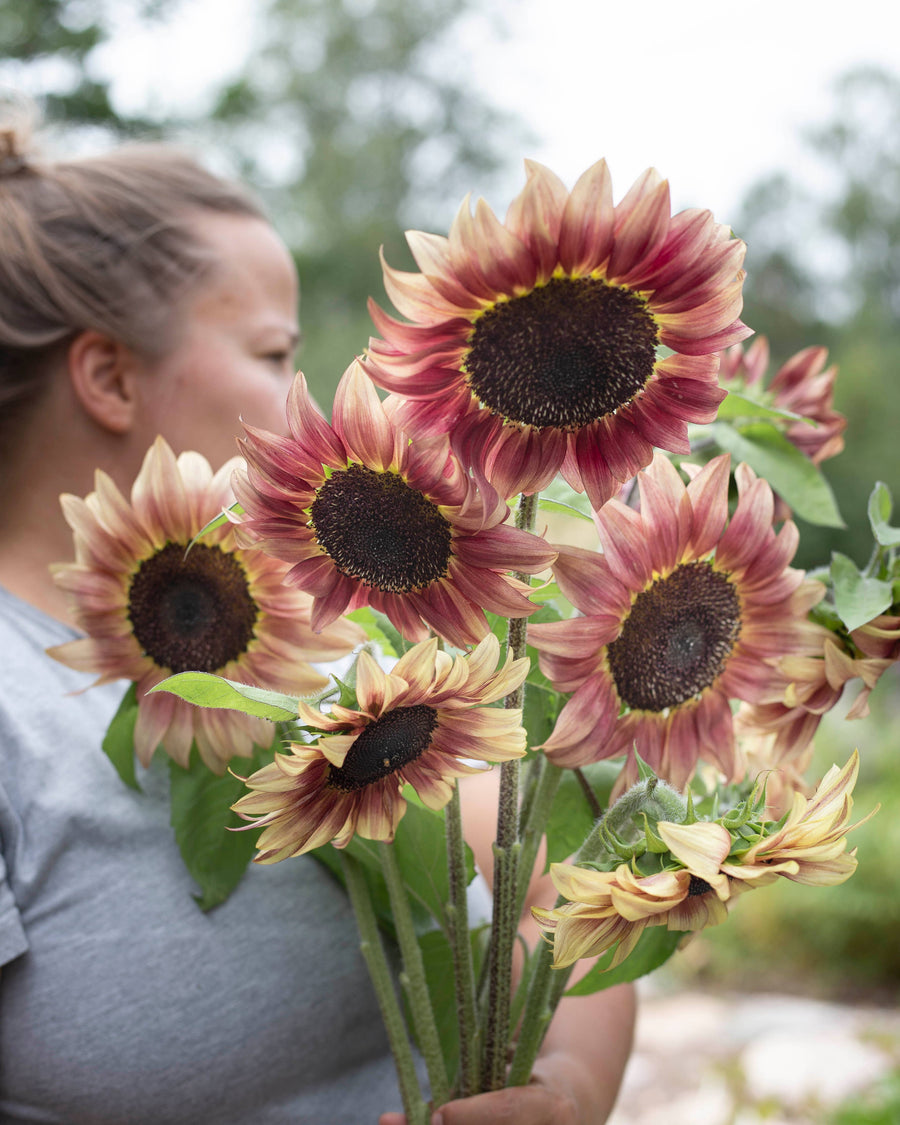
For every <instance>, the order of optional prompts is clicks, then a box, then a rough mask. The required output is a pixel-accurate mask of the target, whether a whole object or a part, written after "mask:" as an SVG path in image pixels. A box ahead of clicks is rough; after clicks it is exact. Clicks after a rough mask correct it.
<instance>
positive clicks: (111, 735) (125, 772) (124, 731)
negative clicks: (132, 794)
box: [102, 684, 141, 792]
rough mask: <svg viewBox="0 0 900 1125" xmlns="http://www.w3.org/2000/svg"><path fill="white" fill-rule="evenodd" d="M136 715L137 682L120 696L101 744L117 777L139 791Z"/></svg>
mask: <svg viewBox="0 0 900 1125" xmlns="http://www.w3.org/2000/svg"><path fill="white" fill-rule="evenodd" d="M137 716H138V701H137V684H132V685H131V686H130V687H129V688H128V691H126V692H125V694H124V695H123V696H122V702H121V703H120V704H119V708H118V710H117V711H116V713H115V715H113V717H112V722H110V724H109V727H108V728H107V731H106V734H105V735H104V736H103V743H102V746H103V750H104V752H105V753H106V756H107V757H108V758H109V760H110V761H111V762H112V764H113V765H114V766H115V767H116V772H117V773H118V775H119V777H121V779H122V780H123V781H124V782H125V784H126V785H127V786H129V787H130V788H131V789H137V790H138V792H140V789H141V787H140V785H138V783H137V777H136V776H135V772H134V724H135V723H136V722H137Z"/></svg>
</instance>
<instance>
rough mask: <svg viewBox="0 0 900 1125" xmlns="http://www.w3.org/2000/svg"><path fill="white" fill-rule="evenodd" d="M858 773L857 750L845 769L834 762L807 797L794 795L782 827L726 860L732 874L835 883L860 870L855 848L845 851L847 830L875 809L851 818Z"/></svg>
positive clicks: (755, 879) (746, 877) (752, 878)
mask: <svg viewBox="0 0 900 1125" xmlns="http://www.w3.org/2000/svg"><path fill="white" fill-rule="evenodd" d="M858 776H859V754H858V753H857V751H855V750H854V751H853V755H852V757H851V758H850V760H849V761H848V762H847V764H846V765H845V766H844V767H843V768H842V769H841V768H839V767H838V766H832V767H831V769H830V770H829V771H828V773H826V774H825V776H824V777H823V778H822V781H821V782H820V783H819V785H818V787H817V789H816V791H815V793H814V794H813V795H812V797H810V798H809V799H807V798H805V797H803V795H802V794H800V793H797V794H795V795H794V799H793V803H792V806H791V810H790V812H789V813H788V815H787V817H786V818H785V820H784V823H783V824H782V825H781V827H780V828H777V827H776V828H775V829H774V831H772V832H771V833H769V834H766V835H764V836H763V837H762V838H761V839H759V840H757V841H756V842H755V843H754V844H753V845H752V846H751V847H750V848H748V849H747V850H746V851H744V852H742V853H741V854H740V855H738V856H737V857H735V862H734V863H725V864H723V865H722V870H723V871H724V872H725V873H726V874H727V875H730V876H739V877H740V878H742V879H744V880H748V881H751V882H756V883H757V885H758V881H759V880H765V879H766V878H767V876H768V875H769V874H772V873H774V874H777V875H781V876H783V877H784V878H785V879H790V880H791V881H792V882H795V883H807V884H809V885H811V886H833V885H834V884H836V883H843V882H844V881H845V880H846V879H849V878H850V876H851V875H852V874H853V872H854V871H855V870H856V865H857V860H856V849H855V848H854V850H853V851H852V852H847V850H846V849H847V833H848V832H849V831H850V830H851V829H852V828H856V827H858V826H859V825H860V824H863V823H865V821H866V820H868V819H869V817H872V816H874V815H875V813H876V812H877V809H873V810H872V812H870V813H869V814H868V816H866V817H865V818H864V820H861V821H858V822H857V823H856V824H850V812H851V810H852V808H853V797H852V796H851V794H852V792H853V787H854V786H855V785H856V779H857V777H858Z"/></svg>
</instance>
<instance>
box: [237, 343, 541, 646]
mask: <svg viewBox="0 0 900 1125" xmlns="http://www.w3.org/2000/svg"><path fill="white" fill-rule="evenodd" d="M287 413H288V424H289V426H290V436H289V437H276V435H274V434H270V433H266V432H265V431H262V430H256V429H254V428H252V427H250V426H245V429H246V431H247V436H246V438H245V439H244V440H243V441H242V446H243V451H244V455H245V457H246V460H247V468H246V471H241V472H238V473H236V474H235V481H234V486H235V491H236V493H237V496H238V499H239V500H240V502H241V504H242V505H243V508H244V512H245V516H244V517H243V524H244V526H245V527H246V528H247V529H248V530H249V532H250V533H251V535H252V536H253V537H254V538H255V539H256V540H257V541H258V543H259V545H260V546H261V547H262V549H263V550H265V551H267V552H269V553H270V554H272V555H274V556H275V557H276V558H280V559H283V560H284V561H285V562H288V563H290V564H291V568H290V570H289V571H288V575H287V580H288V581H289V582H292V583H295V584H296V585H297V586H299V587H300V588H301V589H304V590H307V591H308V592H309V593H310V594H312V595H313V597H314V599H315V607H314V609H313V615H312V622H313V626H314V627H315V628H321V627H322V626H324V625H327V624H328V623H329V622H331V621H333V620H334V619H335V618H336V617H337V616H338V615H339V614H341V613H343V612H344V610H346V609H351V610H353V609H357V608H359V607H361V606H365V605H370V606H373V607H374V608H375V609H378V610H380V611H381V612H383V613H385V614H387V616H388V617H389V618H390V620H391V621H392V622H393V623H394V625H395V626H396V627H397V629H399V631H400V632H401V633H402V634H403V636H405V637H408V638H409V639H410V640H414V641H420V640H423V639H424V638H425V637H426V636H427V634H428V626H430V627H431V628H432V629H433V630H434V631H435V632H436V633H438V634H439V635H440V636H442V637H444V638H445V639H446V640H448V641H449V642H450V643H451V644H453V645H456V646H458V647H460V648H462V647H464V646H466V645H469V644H474V643H476V642H477V641H479V640H480V639H481V638H482V637H484V636H485V634H486V633H487V631H488V627H487V621H486V619H485V616H484V612H483V611H484V610H485V609H487V610H489V611H490V612H492V613H497V614H500V615H502V616H504V617H526V616H527V615H528V614H530V613H532V612H533V611H534V609H535V608H536V606H535V605H534V604H533V603H532V602H530V601H529V600H528V595H527V587H525V586H524V584H523V583H522V582H519V581H517V580H516V579H515V578H513V577H511V576H508V575H507V574H505V573H504V572H505V571H507V570H514V571H517V572H521V573H525V574H533V573H536V572H538V571H540V570H543V569H545V568H546V567H547V566H549V564H550V562H551V561H552V560H553V558H554V557H555V555H556V552H555V551H552V550H551V549H550V548H549V547H548V546H547V544H546V543H545V542H544V541H543V540H542V539H539V538H538V537H537V536H535V535H531V534H530V533H528V532H526V531H520V530H518V529H517V528H513V527H505V526H503V523H504V520H506V518H507V516H508V515H509V509H508V507H507V505H506V503H505V502H504V500H503V499H502V498H501V497H500V496H499V495H498V494H497V493H496V492H495V491H494V489H492V488H491V487H490V486H488V485H487V484H483V486H482V487H481V488H479V487H478V486H477V485H476V483H475V482H474V480H473V479H472V478H471V477H470V476H469V475H468V474H467V473H466V472H465V470H464V469H463V467H462V466H461V464H460V463H459V461H458V459H457V458H456V457H455V456H454V455H453V454H452V453H451V451H450V446H449V442H448V440H447V438H446V437H438V438H435V439H433V440H425V441H417V442H413V443H411V442H410V440H409V438H408V436H407V434H406V433H405V432H404V431H403V430H401V429H399V428H398V427H397V426H396V425H395V424H394V422H393V420H392V419H391V418H390V417H389V414H388V412H386V410H385V408H384V407H383V406H382V404H381V402H380V400H379V398H378V394H377V392H376V390H375V387H374V386H373V384H372V382H371V380H370V379H369V378H368V376H367V375H366V374H365V372H364V371H363V369H362V367H361V366H360V364H359V363H357V362H354V363H352V364H351V365H350V367H349V368H348V369H347V371H346V372H345V374H344V376H343V378H342V379H341V382H340V385H339V386H338V389H337V393H336V395H335V400H334V415H333V418H334V420H333V423H332V425H329V424H328V422H326V421H325V419H324V418H323V417H322V415H321V414H320V413H319V412H318V410H317V409H316V407H315V406H314V404H313V403H312V400H311V399H310V397H309V394H308V392H307V389H306V382H305V380H304V378H303V376H302V375H298V376H297V377H296V379H295V381H294V383H293V385H292V388H291V391H290V393H289V395H288V405H287Z"/></svg>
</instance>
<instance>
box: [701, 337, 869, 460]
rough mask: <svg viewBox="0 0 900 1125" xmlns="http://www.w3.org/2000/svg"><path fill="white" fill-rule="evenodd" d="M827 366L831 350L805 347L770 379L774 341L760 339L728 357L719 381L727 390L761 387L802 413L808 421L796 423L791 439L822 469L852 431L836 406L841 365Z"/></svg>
mask: <svg viewBox="0 0 900 1125" xmlns="http://www.w3.org/2000/svg"><path fill="white" fill-rule="evenodd" d="M827 362H828V349H827V348H821V347H813V348H804V349H803V350H802V351H799V352H797V354H796V355H793V356H791V358H790V359H789V360H788V361H787V362H786V363H783V364H782V365H781V367H779V368H778V370H777V371H776V372H775V374H774V375H773V376H772V377H771V379H769V380H766V379H765V376H766V372H767V371H768V367H769V341H768V340H767V339H766V338H765V336H758V337H757V338H756V339H755V340H754V341H753V343H752V344H750V345H749V346H748V347H747V348H746V349H745V348H744V347H743V345H741V344H736V345H734V346H733V347H731V348H728V349H727V351H725V352H724V353H723V355H722V356H721V361H720V364H719V381H720V382H721V383H722V384H723V386H725V388H726V389H728V390H731V389H740V388H742V387H745V386H746V387H754V388H755V387H759V389H760V390H762V391H764V398H765V400H766V401H767V402H770V403H771V404H772V405H773V406H776V407H778V408H780V409H782V410H790V411H791V412H792V413H794V414H799V415H800V416H801V418H802V419H803V421H796V422H792V423H791V424H790V425H789V426H788V428H787V431H786V437H787V438H788V440H789V441H790V442H791V443H792V444H793V445H795V446H796V447H797V449H799V450H800V452H801V453H803V454H805V455H806V456H807V457H808V458H809V459H810V461H812V463H813V464H814V465H818V464H820V463H821V462H822V461H826V460H828V458H830V457H836V456H837V454H838V453H840V452H841V450H842V449H843V448H844V437H843V434H844V430H845V429H846V428H847V419H846V418H845V417H844V416H843V415H842V414H838V412H837V411H836V410H835V409H834V405H833V403H834V384H835V380H836V379H837V374H838V371H837V367H834V366H832V367H828V368H826V367H825V364H826V363H827Z"/></svg>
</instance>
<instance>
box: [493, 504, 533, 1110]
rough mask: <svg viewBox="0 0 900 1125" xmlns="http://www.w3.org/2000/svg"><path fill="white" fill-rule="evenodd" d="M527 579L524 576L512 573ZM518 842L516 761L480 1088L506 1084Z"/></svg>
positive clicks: (515, 636) (511, 645)
mask: <svg viewBox="0 0 900 1125" xmlns="http://www.w3.org/2000/svg"><path fill="white" fill-rule="evenodd" d="M536 512H537V495H533V496H522V497H520V499H519V510H518V512H517V513H516V526H517V527H518V528H520V529H523V530H526V531H530V530H532V529H533V527H534V519H535V514H536ZM517 577H518V578H521V579H522V580H523V581H526V582H527V581H528V576H527V575H517ZM507 651H508V652H509V653H511V654H512V656H513V657H514V658H515V659H518V658H520V657H522V656H524V655H525V619H524V618H512V619H510V621H509V626H508V634H507ZM524 701H525V685H524V684H522V685H521V687H518V688H516V690H515V691H512V692H510V694H509V695H508V696H507V697H506V700H505V704H504V705H505V706H506V707H508V708H521V707H522V706H523V704H524ZM520 847H521V845H520V843H519V762H518V761H512V762H504V763H503V764H502V765H501V767H500V797H499V802H498V809H497V838H496V841H495V843H494V911H493V918H492V922H491V946H490V978H489V983H488V1007H487V1019H486V1027H485V1035H484V1055H483V1058H482V1067H481V1088H482V1090H499V1089H501V1088H502V1087H503V1086H504V1085H505V1079H506V1050H507V1044H508V1042H509V1030H510V1026H509V1025H510V999H511V995H512V960H513V947H514V945H515V940H516V933H517V931H518V921H519V915H518V912H517V910H516V903H517V900H518V894H517V890H518V858H519V851H520Z"/></svg>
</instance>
